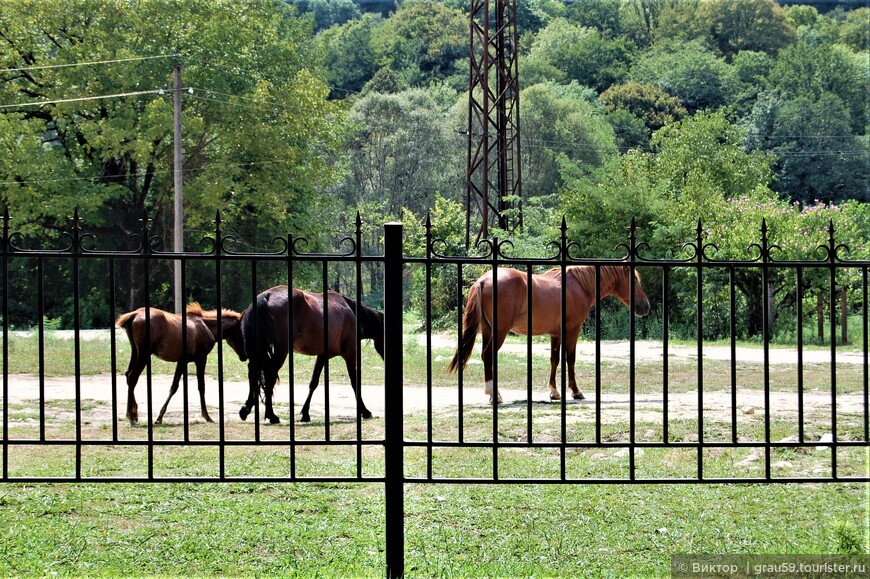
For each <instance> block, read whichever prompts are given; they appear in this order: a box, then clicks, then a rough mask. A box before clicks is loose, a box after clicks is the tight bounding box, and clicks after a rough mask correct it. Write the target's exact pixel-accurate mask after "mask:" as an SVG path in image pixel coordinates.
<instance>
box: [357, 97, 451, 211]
mask: <svg viewBox="0 0 870 579" xmlns="http://www.w3.org/2000/svg"><path fill="white" fill-rule="evenodd" d="M455 98H456V95H455V94H452V95H451V97H450V100H451V101H453V102H455ZM446 99H447V97H446V96H445V97H444V98H443V100H442V102H443V101H444V100H446ZM351 116H352V118H353V121H354V124H355V126H356V131H355V134H354V136H353V139H352V140H351V143H350V145H351V153H350V167H349V168H350V173H349V176H348V177H347V179H346V181H345V182H344V184H343V185H342V186H341V191H342V193H343V195H344V198H345V200H346V202H347V203H349V204H358V203H360V202H364V201H375V202H377V203H378V204H379V205H380V207H381V215H382V216H383V217H384V218H385V219H396V218H398V217H399V216H400V215H401V212H402V209H403V208H405V209H409V210H411V211H413V212H415V213H417V214H423V213H425V211H426V210H427V209H428V208H429V207H431V206H432V204H433V202H434V199H435V194H436V193H437V192H439V191H445V190H446V191H455V190H458V189H459V186H458V185H459V184H460V183H461V177H460V174H461V170H462V166H463V164H462V162H461V161H460V160H459V155H460V154H461V151H463V148H462V147H461V141H460V135H459V134H458V133H456V132H453V131H451V125H450V123H449V122H448V121H449V119H450V115H449V110H448V108H447V107H445V106H444V105H443V104H440V105H439V104H438V102H437V101H436V100H435V99H434V98H433V95H432V94H430V93H428V92H426V91H423V90H421V89H411V90H408V91H405V92H402V93H399V94H380V93H369V94H367V95H366V96H364V97H362V98H360V99H359V100H358V101H356V102H355V103H354V104H353V107H352V108H351ZM451 152H452V153H453V154H451Z"/></svg>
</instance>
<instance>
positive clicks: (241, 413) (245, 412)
mask: <svg viewBox="0 0 870 579" xmlns="http://www.w3.org/2000/svg"><path fill="white" fill-rule="evenodd" d="M250 413H251V411H250V410H249V409H248V407H247V406H242V407H241V408H239V418H241V419H242V420H247V419H248V414H250Z"/></svg>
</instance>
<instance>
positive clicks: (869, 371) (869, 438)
mask: <svg viewBox="0 0 870 579" xmlns="http://www.w3.org/2000/svg"><path fill="white" fill-rule="evenodd" d="M862 279H863V288H864V289H863V294H862V302H863V304H864V305H863V312H862V319H863V324H862V327H863V329H862V332H863V338H864V341H863V344H864V442H870V380H868V377H870V365H868V354H867V352H868V350H870V348H868V347H867V337H868V336H867V326H868V320H867V268H866V267H865V268H864V269H863V270H862ZM801 442H803V441H801Z"/></svg>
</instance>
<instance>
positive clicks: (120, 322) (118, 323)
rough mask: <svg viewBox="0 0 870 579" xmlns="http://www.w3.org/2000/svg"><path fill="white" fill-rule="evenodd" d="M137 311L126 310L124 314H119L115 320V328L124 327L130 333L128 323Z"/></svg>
mask: <svg viewBox="0 0 870 579" xmlns="http://www.w3.org/2000/svg"><path fill="white" fill-rule="evenodd" d="M137 313H138V312H127V313H126V314H121V315H120V316H118V319H117V320H115V327H116V328H124V329H125V330H127V333H128V334H129V333H130V326H129V324H130V323H131V322H132V320H133V318H135V317H136V314H137Z"/></svg>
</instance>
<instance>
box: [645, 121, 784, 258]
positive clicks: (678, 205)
mask: <svg viewBox="0 0 870 579" xmlns="http://www.w3.org/2000/svg"><path fill="white" fill-rule="evenodd" d="M650 145H651V146H652V150H653V152H654V154H655V157H654V160H653V162H652V167H651V170H652V172H653V175H654V179H655V180H656V182H657V183H658V184H659V185H660V186H662V187H664V192H665V194H666V195H667V197H668V199H669V200H670V202H671V214H670V216H669V217H668V219H666V221H667V222H669V223H670V224H672V225H673V226H676V227H678V228H680V227H681V228H682V231H680V232H679V234H678V235H677V236H676V239H674V240H673V242H676V243H680V242H681V241H680V240H681V239H686V238H687V237H690V234H691V231H692V230H693V227H694V224H695V222H696V221H697V220H698V219H701V220H705V219H706V218H707V217H708V216H709V215H711V214H714V213H715V211H716V209H717V207H719V206H720V205H721V203H722V202H723V201H724V200H725V199H731V198H737V197H740V196H742V195H745V194H747V193H748V192H750V191H753V190H754V189H755V188H756V187H758V186H763V187H766V186H768V184H770V182H771V180H772V178H773V171H772V169H771V163H772V162H773V158H772V157H771V156H770V155H769V154H768V153H765V152H763V151H758V150H756V151H752V152H748V153H747V152H746V151H745V150H744V148H743V132H742V131H741V129H740V128H739V127H738V126H736V125H734V124H733V123H731V121H730V120H729V119H728V118H727V117H726V116H725V115H724V114H723V113H721V112H713V113H711V112H705V113H698V114H696V115H694V116H692V117H688V118H686V119H684V120H682V121H680V122H676V123H673V124H671V125H668V126H666V127H664V128H663V129H662V130H660V131H658V132H657V133H656V134H655V135H653V138H652V140H651V143H650Z"/></svg>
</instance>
